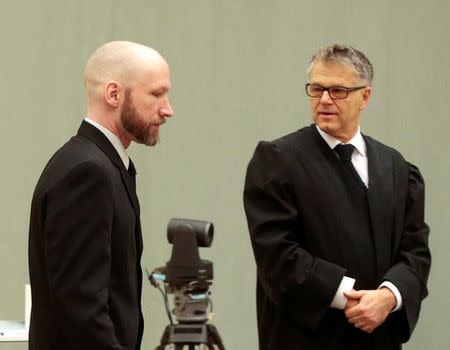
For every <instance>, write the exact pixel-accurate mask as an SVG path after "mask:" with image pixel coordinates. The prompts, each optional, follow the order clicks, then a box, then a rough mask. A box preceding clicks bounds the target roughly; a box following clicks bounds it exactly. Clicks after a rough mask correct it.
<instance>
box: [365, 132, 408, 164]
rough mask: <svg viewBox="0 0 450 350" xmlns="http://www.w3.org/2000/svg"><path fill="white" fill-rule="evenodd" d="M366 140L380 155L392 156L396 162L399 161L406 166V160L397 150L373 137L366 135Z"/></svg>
mask: <svg viewBox="0 0 450 350" xmlns="http://www.w3.org/2000/svg"><path fill="white" fill-rule="evenodd" d="M364 140H365V142H366V143H368V144H369V146H370V147H372V148H373V149H374V151H376V152H377V153H380V154H381V155H386V156H388V155H390V156H392V157H393V158H394V160H396V161H399V162H404V163H405V164H406V160H405V158H403V155H402V154H401V153H400V152H399V151H398V150H396V149H395V148H393V147H391V146H388V145H386V144H384V143H382V142H380V141H378V140H376V139H374V138H373V137H370V136H367V135H364Z"/></svg>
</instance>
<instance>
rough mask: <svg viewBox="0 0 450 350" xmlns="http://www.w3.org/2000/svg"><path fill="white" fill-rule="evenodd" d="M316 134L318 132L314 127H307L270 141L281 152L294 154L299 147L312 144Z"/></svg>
mask: <svg viewBox="0 0 450 350" xmlns="http://www.w3.org/2000/svg"><path fill="white" fill-rule="evenodd" d="M316 133H317V131H316V130H315V128H314V127H313V126H306V127H304V128H301V129H299V130H297V131H294V132H292V133H290V134H287V135H284V136H282V137H279V138H277V139H275V140H273V141H270V142H269V143H271V144H272V145H273V146H274V147H275V148H277V149H279V150H280V151H285V152H293V151H295V150H296V149H298V147H299V146H301V145H303V144H307V143H309V142H312V140H313V138H314V135H315V134H316Z"/></svg>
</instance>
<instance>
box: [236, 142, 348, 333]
mask: <svg viewBox="0 0 450 350" xmlns="http://www.w3.org/2000/svg"><path fill="white" fill-rule="evenodd" d="M293 161H295V160H294V159H293V157H292V155H289V154H288V152H286V151H280V150H279V149H278V148H277V147H276V146H275V145H274V144H272V143H269V142H264V141H263V142H260V143H259V145H258V146H257V148H256V150H255V153H254V155H253V158H252V159H251V161H250V163H249V166H248V169H247V175H246V181H245V188H244V208H245V212H246V216H247V221H248V227H249V232H250V238H251V242H252V247H253V252H254V256H255V260H256V265H257V273H258V282H259V283H260V285H261V286H262V289H263V291H264V293H265V294H266V295H267V297H268V298H269V299H270V301H271V302H272V303H273V304H274V305H276V307H279V308H283V310H284V312H286V313H287V315H288V316H289V317H290V318H291V319H292V320H293V321H294V322H297V323H298V324H299V326H301V327H305V328H308V329H311V330H313V329H316V328H317V326H318V325H319V322H320V321H321V319H322V318H323V317H324V315H325V313H326V312H327V310H328V309H329V305H330V303H331V301H332V299H333V297H334V294H335V292H336V290H337V288H338V286H339V284H340V282H341V280H342V278H343V277H344V275H345V272H346V270H345V269H344V268H342V267H340V266H338V265H336V264H333V263H331V262H328V261H326V260H324V259H320V258H318V257H315V256H312V255H311V254H310V253H309V252H308V251H307V250H306V249H304V248H303V247H302V246H301V245H300V244H299V241H300V239H299V237H300V236H301V235H302V230H301V216H302V214H301V213H300V212H299V210H298V208H297V207H296V204H295V195H296V194H295V193H296V191H294V189H293V184H294V181H293V177H294V176H295V174H292V170H291V169H292V166H290V164H292V162H293Z"/></svg>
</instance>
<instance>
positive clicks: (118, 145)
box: [84, 117, 130, 170]
mask: <svg viewBox="0 0 450 350" xmlns="http://www.w3.org/2000/svg"><path fill="white" fill-rule="evenodd" d="M84 120H85V121H86V122H88V123H89V124H91V125H92V126H95V127H96V128H97V129H98V130H100V131H101V132H102V133H103V134H104V135H105V136H106V137H107V138H108V140H109V142H111V144H112V145H113V147H114V148H115V150H116V151H117V153H118V154H119V156H120V159H122V162H123V165H125V169H127V170H128V166H129V165H130V158H129V157H128V154H127V151H126V150H125V147H123V144H122V141H120V139H119V138H118V137H117V135H116V134H114V133H113V132H111V131H109V130H108V129H106V128H105V127H104V126H102V125H100V124H99V123H97V122H95V121H93V120H92V119H89V118H88V117H86V118H84Z"/></svg>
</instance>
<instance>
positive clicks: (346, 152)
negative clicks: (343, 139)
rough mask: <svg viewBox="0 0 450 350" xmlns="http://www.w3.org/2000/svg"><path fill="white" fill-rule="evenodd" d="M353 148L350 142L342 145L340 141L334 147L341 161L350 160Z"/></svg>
mask: <svg viewBox="0 0 450 350" xmlns="http://www.w3.org/2000/svg"><path fill="white" fill-rule="evenodd" d="M354 149H355V146H353V145H351V144H347V145H343V144H342V143H341V144H340V145H337V146H336V147H335V148H334V150H335V151H336V153H337V154H339V158H340V159H341V161H343V162H350V161H351V160H352V154H353V150H354Z"/></svg>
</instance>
